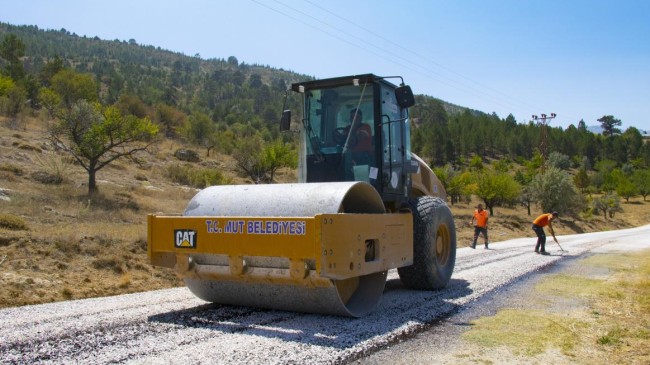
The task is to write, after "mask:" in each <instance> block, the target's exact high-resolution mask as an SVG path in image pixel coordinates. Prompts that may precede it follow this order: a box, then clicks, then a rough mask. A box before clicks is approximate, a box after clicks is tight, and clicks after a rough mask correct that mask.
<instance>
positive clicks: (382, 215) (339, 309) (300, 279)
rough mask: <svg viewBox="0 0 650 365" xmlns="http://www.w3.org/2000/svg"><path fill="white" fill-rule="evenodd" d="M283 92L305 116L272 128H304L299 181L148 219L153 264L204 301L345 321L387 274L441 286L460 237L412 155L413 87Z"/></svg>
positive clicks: (330, 83) (373, 298)
mask: <svg viewBox="0 0 650 365" xmlns="http://www.w3.org/2000/svg"><path fill="white" fill-rule="evenodd" d="M391 79H399V80H400V85H399V86H396V85H395V84H393V83H391V82H390V81H389V80H391ZM291 92H295V93H297V94H299V95H301V96H302V105H303V107H302V108H303V110H302V113H301V114H302V115H301V118H299V119H298V120H293V119H292V116H291V111H290V110H284V111H283V113H282V119H281V121H280V129H281V130H282V131H289V130H294V131H295V130H299V132H300V136H301V138H300V141H301V143H300V157H299V166H298V182H297V183H295V184H267V185H223V186H211V187H208V188H206V189H203V190H201V191H199V192H198V193H197V194H196V195H195V196H194V197H193V198H192V200H191V201H190V202H189V203H188V205H187V207H186V209H185V211H184V212H183V213H182V214H179V215H154V214H150V215H149V216H148V255H149V259H150V261H151V264H152V265H154V266H161V267H168V268H173V269H174V271H175V272H176V273H177V274H178V275H179V276H180V277H181V278H183V279H184V281H185V284H186V285H187V287H188V288H189V289H190V291H191V292H192V293H194V294H195V295H196V296H197V297H199V298H201V299H203V300H206V301H209V302H214V303H219V304H223V305H238V306H250V307H258V308H268V309H278V310H288V311H298V312H307V313H320V314H332V315H341V316H350V317H361V316H364V315H366V314H367V313H369V312H370V311H372V310H373V309H374V308H375V307H376V306H377V304H378V303H379V300H380V299H381V295H382V293H383V291H384V286H385V283H386V276H387V272H388V270H390V269H395V268H397V271H398V273H399V277H400V280H401V281H402V283H403V284H404V285H405V286H406V287H408V288H412V289H417V290H436V289H441V288H443V287H445V286H446V285H447V283H448V282H449V280H450V278H451V275H452V272H453V269H454V265H455V261H456V229H455V225H454V220H453V217H452V214H451V211H450V209H449V207H448V206H447V205H446V203H445V199H446V192H445V189H444V187H443V186H442V185H441V183H440V181H439V179H438V178H437V177H436V176H435V174H434V173H433V171H432V170H431V169H430V168H429V167H428V166H427V165H426V164H425V163H424V162H423V161H422V160H421V159H420V158H419V157H418V156H416V155H415V154H413V153H412V152H411V148H410V130H411V126H410V119H409V112H408V108H409V107H411V106H413V105H414V103H415V99H414V96H413V93H412V91H411V88H410V87H409V86H407V85H404V82H403V80H402V78H401V77H399V76H390V77H381V76H377V75H373V74H363V75H353V76H346V77H337V78H330V79H322V80H310V81H305V82H299V83H294V84H292V85H291V88H290V89H289V90H288V92H287V96H289V94H290V93H291Z"/></svg>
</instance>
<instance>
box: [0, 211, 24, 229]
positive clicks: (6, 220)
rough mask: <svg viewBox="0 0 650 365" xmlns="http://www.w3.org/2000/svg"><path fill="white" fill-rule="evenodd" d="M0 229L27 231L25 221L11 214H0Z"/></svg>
mask: <svg viewBox="0 0 650 365" xmlns="http://www.w3.org/2000/svg"><path fill="white" fill-rule="evenodd" d="M0 227H2V228H7V229H11V230H15V231H27V230H29V227H27V223H26V222H25V220H24V219H22V218H21V217H18V216H15V215H13V214H2V213H0Z"/></svg>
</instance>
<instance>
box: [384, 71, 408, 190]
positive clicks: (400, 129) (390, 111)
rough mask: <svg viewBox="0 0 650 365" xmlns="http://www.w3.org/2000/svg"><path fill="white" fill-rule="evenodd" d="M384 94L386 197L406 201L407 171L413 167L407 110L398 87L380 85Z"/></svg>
mask: <svg viewBox="0 0 650 365" xmlns="http://www.w3.org/2000/svg"><path fill="white" fill-rule="evenodd" d="M380 95H381V97H380V105H379V108H380V113H379V115H380V117H381V122H380V123H381V131H382V136H381V138H382V171H381V179H382V196H383V197H384V200H387V201H402V200H403V199H404V198H405V197H407V196H408V191H407V176H406V175H407V174H406V172H407V171H408V167H409V166H410V158H407V157H410V147H409V146H407V144H406V143H407V140H408V135H409V131H408V129H407V128H408V121H407V120H406V114H407V113H406V111H405V110H404V109H402V108H401V107H400V106H399V105H398V103H397V98H396V96H395V90H394V88H392V87H389V86H387V85H383V84H380ZM407 152H408V154H407Z"/></svg>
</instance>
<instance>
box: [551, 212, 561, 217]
mask: <svg viewBox="0 0 650 365" xmlns="http://www.w3.org/2000/svg"><path fill="white" fill-rule="evenodd" d="M551 214H553V216H554V217H558V216H559V215H560V213H558V212H553V213H551Z"/></svg>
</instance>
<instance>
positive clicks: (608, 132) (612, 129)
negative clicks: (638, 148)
mask: <svg viewBox="0 0 650 365" xmlns="http://www.w3.org/2000/svg"><path fill="white" fill-rule="evenodd" d="M598 121H599V122H600V126H601V127H602V128H603V136H609V137H613V136H615V135H617V134H621V130H620V129H619V128H616V127H619V126H620V125H621V124H622V122H621V120H620V119H616V118H614V116H612V115H605V116H603V117H601V118H600V119H598Z"/></svg>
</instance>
